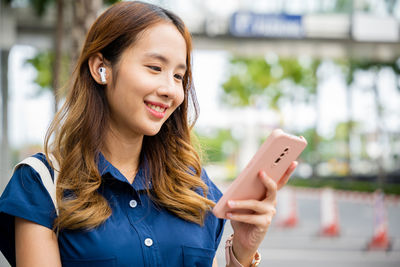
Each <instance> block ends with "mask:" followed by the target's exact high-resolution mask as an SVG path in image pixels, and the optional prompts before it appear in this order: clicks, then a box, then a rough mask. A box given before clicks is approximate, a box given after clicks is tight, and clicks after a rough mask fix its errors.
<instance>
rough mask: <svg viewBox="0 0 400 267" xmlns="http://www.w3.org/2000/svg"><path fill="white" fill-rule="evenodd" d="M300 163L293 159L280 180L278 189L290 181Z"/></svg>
mask: <svg viewBox="0 0 400 267" xmlns="http://www.w3.org/2000/svg"><path fill="white" fill-rule="evenodd" d="M298 164H299V163H298V162H297V161H293V162H292V163H291V164H290V165H289V167H288V168H287V170H286V172H285V173H284V174H283V176H282V178H281V179H280V180H279V181H278V190H279V189H281V188H282V187H283V186H284V185H285V184H286V183H287V182H288V181H289V179H290V176H292V174H293V172H294V170H295V169H296V167H297V165H298Z"/></svg>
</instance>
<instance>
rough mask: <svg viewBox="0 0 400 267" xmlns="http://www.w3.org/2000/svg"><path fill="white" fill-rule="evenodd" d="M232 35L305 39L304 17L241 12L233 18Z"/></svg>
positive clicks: (231, 24)
mask: <svg viewBox="0 0 400 267" xmlns="http://www.w3.org/2000/svg"><path fill="white" fill-rule="evenodd" d="M230 33H231V34H232V35H234V36H241V37H283V38H302V37H304V29H303V25H302V16H298V15H286V14H258V13H253V12H240V11H239V12H235V13H234V14H233V16H232V18H231V23H230Z"/></svg>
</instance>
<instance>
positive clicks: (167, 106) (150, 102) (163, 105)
mask: <svg viewBox="0 0 400 267" xmlns="http://www.w3.org/2000/svg"><path fill="white" fill-rule="evenodd" d="M144 102H145V103H146V104H150V105H154V106H159V107H160V108H165V109H167V108H169V105H166V104H163V103H160V102H153V101H147V100H145V101H144Z"/></svg>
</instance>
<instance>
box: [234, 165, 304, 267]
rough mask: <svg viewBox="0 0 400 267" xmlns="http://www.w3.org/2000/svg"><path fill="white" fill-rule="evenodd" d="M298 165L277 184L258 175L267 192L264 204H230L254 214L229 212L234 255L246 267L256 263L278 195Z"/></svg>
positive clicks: (252, 201)
mask: <svg viewBox="0 0 400 267" xmlns="http://www.w3.org/2000/svg"><path fill="white" fill-rule="evenodd" d="M297 164H298V163H297V161H294V162H292V163H291V165H290V166H289V167H288V169H287V170H286V172H285V174H284V175H283V176H282V177H281V179H279V181H278V183H276V182H275V181H274V180H273V179H272V178H270V177H268V176H267V174H266V173H265V172H264V171H260V172H259V173H258V178H259V179H260V180H261V181H262V183H263V185H264V186H265V188H266V196H265V198H264V199H263V200H261V201H259V200H252V199H250V200H236V201H228V205H229V207H230V208H231V209H233V210H237V209H246V210H251V211H252V213H247V214H242V213H240V214H239V213H235V212H230V213H228V214H227V217H228V218H229V219H231V225H232V228H233V231H234V237H233V251H234V254H235V256H236V258H237V259H238V260H239V262H241V263H242V264H243V265H244V266H248V265H250V263H251V260H252V259H253V256H254V254H255V252H256V251H257V249H258V247H259V245H260V243H261V242H262V241H263V239H264V237H265V234H266V233H267V231H268V228H269V226H270V224H271V221H272V218H273V217H274V216H275V213H276V209H275V207H276V192H277V190H279V189H281V188H282V187H283V186H284V185H285V184H286V183H287V181H288V180H289V178H290V176H291V174H292V173H293V171H294V170H295V168H296V167H297Z"/></svg>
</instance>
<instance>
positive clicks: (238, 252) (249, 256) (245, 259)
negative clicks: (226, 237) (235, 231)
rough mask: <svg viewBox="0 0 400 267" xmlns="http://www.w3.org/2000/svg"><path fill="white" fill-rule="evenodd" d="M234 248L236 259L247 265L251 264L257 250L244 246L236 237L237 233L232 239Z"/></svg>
mask: <svg viewBox="0 0 400 267" xmlns="http://www.w3.org/2000/svg"><path fill="white" fill-rule="evenodd" d="M232 250H233V254H234V255H235V257H236V259H237V260H238V261H239V262H240V263H241V264H242V265H243V266H245V267H247V266H250V265H251V263H252V261H253V259H254V255H255V254H256V251H255V250H252V249H248V248H246V247H244V246H242V245H241V243H240V242H239V241H238V240H237V238H235V235H233V239H232Z"/></svg>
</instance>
